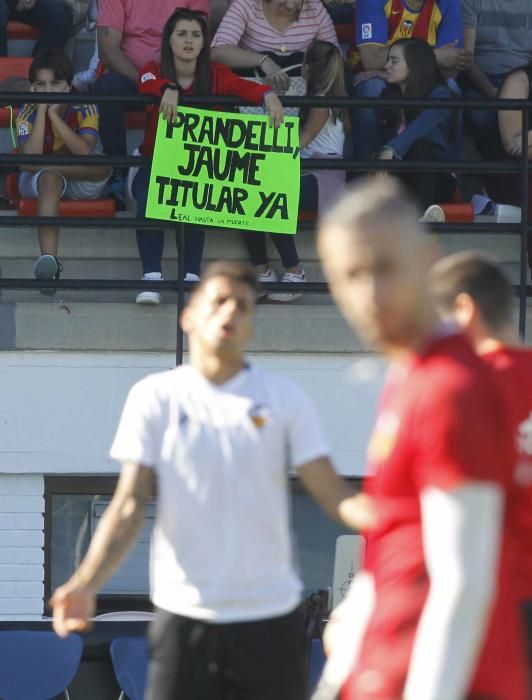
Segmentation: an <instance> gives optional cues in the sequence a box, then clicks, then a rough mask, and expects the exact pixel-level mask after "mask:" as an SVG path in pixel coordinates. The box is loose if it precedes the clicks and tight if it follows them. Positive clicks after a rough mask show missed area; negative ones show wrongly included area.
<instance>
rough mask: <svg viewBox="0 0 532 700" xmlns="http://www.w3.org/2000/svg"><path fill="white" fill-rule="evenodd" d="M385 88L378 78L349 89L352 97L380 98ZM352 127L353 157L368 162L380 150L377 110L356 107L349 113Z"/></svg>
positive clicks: (384, 82)
mask: <svg viewBox="0 0 532 700" xmlns="http://www.w3.org/2000/svg"><path fill="white" fill-rule="evenodd" d="M385 87H386V81H384V80H381V79H380V78H371V79H370V80H365V81H364V82H362V83H359V84H358V85H356V86H354V87H353V86H352V87H351V90H350V92H351V94H352V95H353V96H354V97H373V98H375V99H376V98H378V97H380V95H381V93H382V91H383V90H384V88H385ZM351 120H352V125H353V150H354V157H355V158H357V159H358V160H370V159H371V157H372V156H373V154H374V153H375V151H377V150H378V149H379V148H380V145H381V144H380V131H379V123H378V117H377V110H376V109H372V108H371V107H369V108H368V107H364V108H363V109H362V108H361V107H356V108H354V109H353V110H352V112H351Z"/></svg>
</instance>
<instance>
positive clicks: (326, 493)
mask: <svg viewBox="0 0 532 700" xmlns="http://www.w3.org/2000/svg"><path fill="white" fill-rule="evenodd" d="M298 472H299V476H300V478H301V481H302V482H303V486H304V487H305V489H306V490H307V491H308V492H309V494H310V495H311V496H312V497H313V498H314V500H315V501H316V502H317V503H318V504H319V505H320V506H321V507H322V508H323V510H324V511H325V512H326V513H327V515H329V516H330V517H331V518H332V519H333V520H336V521H337V522H339V523H342V524H343V525H346V526H347V527H349V528H351V529H353V530H370V529H372V528H373V527H375V521H376V516H375V512H374V507H373V503H372V500H371V498H370V497H369V496H367V495H366V494H361V493H359V494H357V493H355V492H354V491H353V489H352V488H350V487H349V486H348V485H347V484H346V482H345V481H344V480H343V479H342V478H341V477H340V476H339V475H338V474H337V473H336V471H335V470H334V467H333V466H332V464H331V461H330V459H329V458H328V457H319V458H318V459H314V460H312V461H311V462H307V463H306V464H304V465H302V466H301V467H299V469H298Z"/></svg>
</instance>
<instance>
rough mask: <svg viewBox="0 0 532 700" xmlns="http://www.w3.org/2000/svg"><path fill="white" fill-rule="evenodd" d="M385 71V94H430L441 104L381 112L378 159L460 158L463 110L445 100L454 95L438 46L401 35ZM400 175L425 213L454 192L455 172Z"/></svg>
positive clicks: (411, 95)
mask: <svg viewBox="0 0 532 700" xmlns="http://www.w3.org/2000/svg"><path fill="white" fill-rule="evenodd" d="M385 70H386V82H387V83H388V87H387V89H386V90H385V91H384V93H383V97H403V98H412V99H427V98H430V99H434V100H435V102H436V101H437V102H439V105H440V106H438V107H437V108H435V109H419V108H416V107H413V108H407V109H383V110H381V114H380V126H381V131H382V134H381V135H382V141H381V143H382V144H383V145H382V148H381V150H380V152H379V153H378V154H377V158H378V159H380V160H393V159H394V158H396V159H401V160H422V161H452V160H458V159H459V157H460V150H461V129H462V121H461V114H460V113H459V112H456V111H455V110H452V109H450V108H449V107H446V106H445V104H444V100H445V99H449V98H451V97H453V92H452V90H451V88H450V87H449V85H448V84H447V82H446V81H445V79H444V78H443V76H442V75H441V73H440V69H439V68H438V64H437V63H436V55H435V53H434V49H433V48H432V47H431V46H429V44H427V42H426V41H423V40H422V39H416V38H413V39H399V40H398V41H396V42H394V43H393V44H392V45H391V46H390V48H389V51H388V60H387V62H386V65H385ZM455 96H456V95H455ZM442 102H443V104H442ZM400 177H401V180H403V182H404V183H405V184H406V186H407V187H408V189H409V190H410V192H411V194H412V195H413V196H414V198H415V199H416V201H417V203H418V205H419V207H420V209H421V211H422V212H423V211H424V210H425V209H426V208H427V207H428V206H430V205H431V204H434V203H438V204H444V203H446V202H449V201H450V200H451V198H452V196H453V194H454V192H455V190H456V180H455V178H454V176H453V175H452V174H451V173H428V172H416V173H402V174H401V175H400Z"/></svg>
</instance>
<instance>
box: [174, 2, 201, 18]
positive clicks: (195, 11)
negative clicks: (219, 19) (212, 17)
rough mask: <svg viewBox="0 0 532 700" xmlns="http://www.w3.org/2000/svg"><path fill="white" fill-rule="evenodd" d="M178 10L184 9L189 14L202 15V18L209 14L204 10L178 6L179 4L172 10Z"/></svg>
mask: <svg viewBox="0 0 532 700" xmlns="http://www.w3.org/2000/svg"><path fill="white" fill-rule="evenodd" d="M178 10H184V11H185V12H187V13H188V14H190V15H197V16H198V17H202V18H204V19H206V18H207V17H208V16H209V15H208V13H207V12H205V11H204V10H190V9H189V8H188V7H180V6H179V5H178V6H177V7H176V8H175V10H174V12H177V11H178Z"/></svg>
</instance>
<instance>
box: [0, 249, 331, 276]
mask: <svg viewBox="0 0 532 700" xmlns="http://www.w3.org/2000/svg"><path fill="white" fill-rule="evenodd" d="M239 257H240V258H242V259H244V256H239ZM36 259H37V255H35V256H34V257H33V258H31V259H29V258H8V259H5V260H3V261H1V262H0V277H21V278H25V277H32V276H33V266H34V263H35V260H36ZM213 259H214V258H213V257H212V256H209V255H207V256H206V257H205V263H207V262H209V261H210V260H213ZM61 261H62V263H63V267H64V271H63V274H62V275H61V279H118V280H131V279H135V280H136V279H140V277H141V275H142V270H141V264H140V259H139V258H138V256H137V258H136V259H135V260H133V259H131V258H127V259H115V260H113V259H111V260H105V259H104V260H102V259H100V260H97V259H90V260H84V259H79V258H76V259H72V258H71V259H66V258H64V257H63V256H61ZM271 264H272V267H273V268H274V269H275V270H276V271H277V273H278V274H279V275H281V274H282V266H281V264H280V263H278V262H277V261H276V260H275V259H274V258H272V260H271ZM302 265H303V268H304V270H305V275H306V279H307V281H308V282H323V281H324V276H323V272H322V268H321V265H320V263H319V262H317V261H315V260H302ZM163 277H164V278H165V279H176V278H177V260H176V258H174V259H173V260H168V259H165V260H164V261H163Z"/></svg>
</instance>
